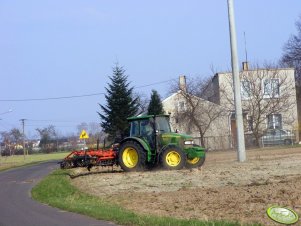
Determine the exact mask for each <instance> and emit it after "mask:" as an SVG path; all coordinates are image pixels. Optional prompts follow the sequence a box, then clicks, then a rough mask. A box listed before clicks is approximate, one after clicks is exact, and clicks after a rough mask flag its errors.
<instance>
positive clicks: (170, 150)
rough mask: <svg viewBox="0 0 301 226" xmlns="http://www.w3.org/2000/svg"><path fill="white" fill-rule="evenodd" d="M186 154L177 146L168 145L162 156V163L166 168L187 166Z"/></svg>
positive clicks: (174, 168)
mask: <svg viewBox="0 0 301 226" xmlns="http://www.w3.org/2000/svg"><path fill="white" fill-rule="evenodd" d="M185 162H186V154H185V153H184V152H183V151H182V150H181V149H180V148H179V147H176V146H171V147H167V148H166V149H165V150H163V152H162V154H161V156H160V163H161V165H162V167H163V168H164V169H167V170H179V169H182V168H183V167H184V166H185Z"/></svg>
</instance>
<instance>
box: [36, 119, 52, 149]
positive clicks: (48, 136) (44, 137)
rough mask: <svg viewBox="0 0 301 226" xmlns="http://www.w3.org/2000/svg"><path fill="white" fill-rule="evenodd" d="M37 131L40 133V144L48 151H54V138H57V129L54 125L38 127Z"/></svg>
mask: <svg viewBox="0 0 301 226" xmlns="http://www.w3.org/2000/svg"><path fill="white" fill-rule="evenodd" d="M36 130H37V132H38V133H39V135H40V138H41V140H40V146H41V148H43V149H44V151H46V152H51V151H53V149H54V148H53V146H54V139H55V138H56V131H55V127H54V126H53V125H49V126H48V127H45V128H43V129H40V128H37V129H36Z"/></svg>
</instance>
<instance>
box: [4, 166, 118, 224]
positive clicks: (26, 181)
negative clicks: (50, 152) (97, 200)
mask: <svg viewBox="0 0 301 226" xmlns="http://www.w3.org/2000/svg"><path fill="white" fill-rule="evenodd" d="M55 168H57V164H56V162H48V163H42V164H39V165H34V166H29V167H24V168H17V169H12V170H8V171H4V172H1V173H0V226H69V225H70V226H96V225H97V226H112V225H115V224H113V223H110V222H106V221H98V220H95V219H93V218H90V217H86V216H83V215H80V214H75V213H69V212H65V211H62V210H59V209H56V208H52V207H50V206H47V205H44V204H40V203H38V202H36V201H34V200H33V199H32V198H31V194H30V191H31V189H32V188H33V187H34V186H35V185H36V184H37V182H38V181H39V180H41V179H42V178H43V177H44V176H46V175H47V174H49V173H50V172H51V171H52V170H54V169H55ZM58 192H59V191H58Z"/></svg>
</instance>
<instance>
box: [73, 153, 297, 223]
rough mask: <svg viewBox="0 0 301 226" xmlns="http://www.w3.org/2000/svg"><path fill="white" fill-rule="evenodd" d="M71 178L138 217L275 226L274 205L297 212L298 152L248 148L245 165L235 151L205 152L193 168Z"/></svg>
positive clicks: (81, 173)
mask: <svg viewBox="0 0 301 226" xmlns="http://www.w3.org/2000/svg"><path fill="white" fill-rule="evenodd" d="M71 174H72V175H73V177H72V178H73V179H72V184H73V185H75V186H77V187H78V188H79V189H81V190H83V191H84V192H88V193H91V194H93V195H97V196H99V197H101V198H103V199H104V200H108V201H110V202H114V203H117V204H118V205H121V206H124V207H125V208H127V209H130V210H133V211H135V212H138V213H142V214H153V215H159V216H172V217H176V218H185V219H200V220H230V221H239V222H242V223H254V222H257V223H262V224H264V225H279V224H277V223H275V222H273V221H272V220H270V219H269V218H268V216H267V215H266V209H267V208H268V207H270V206H272V205H282V206H288V207H290V208H292V209H294V210H295V211H296V212H297V213H298V214H299V215H300V214H301V148H282V149H279V148H277V149H275V148H273V149H272V148H270V149H265V150H262V149H259V150H248V151H247V161H246V162H244V163H238V162H237V160H236V152H234V151H220V152H209V153H207V158H206V162H205V164H204V165H203V166H202V167H201V168H199V169H193V170H187V169H183V170H179V171H164V170H160V169H156V170H152V171H145V172H134V173H125V172H122V171H121V170H120V169H119V168H117V167H115V168H113V169H112V168H101V167H98V168H97V167H96V168H93V169H92V170H91V172H88V171H87V169H85V168H77V169H72V170H71ZM296 225H301V222H298V223H297V224H296Z"/></svg>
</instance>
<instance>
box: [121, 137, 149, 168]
mask: <svg viewBox="0 0 301 226" xmlns="http://www.w3.org/2000/svg"><path fill="white" fill-rule="evenodd" d="M118 163H119V165H120V167H121V168H122V169H123V170H124V171H127V172H131V171H141V170H144V168H145V166H146V151H145V150H144V149H143V148H142V147H141V145H140V144H139V143H137V142H135V141H126V142H125V143H123V144H122V145H121V147H120V149H119V152H118Z"/></svg>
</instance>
